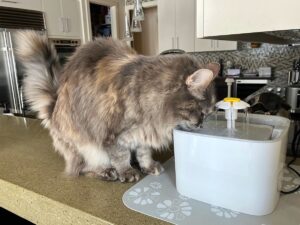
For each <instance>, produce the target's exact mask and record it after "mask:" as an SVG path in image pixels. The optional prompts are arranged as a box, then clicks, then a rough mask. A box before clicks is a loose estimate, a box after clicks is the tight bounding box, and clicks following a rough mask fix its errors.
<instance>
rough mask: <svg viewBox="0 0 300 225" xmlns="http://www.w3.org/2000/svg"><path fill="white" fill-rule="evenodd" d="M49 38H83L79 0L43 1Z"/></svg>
mask: <svg viewBox="0 0 300 225" xmlns="http://www.w3.org/2000/svg"><path fill="white" fill-rule="evenodd" d="M43 11H44V13H45V20H46V26H47V32H48V36H49V37H50V38H51V37H52V38H81V20H80V11H79V1H78V0H43Z"/></svg>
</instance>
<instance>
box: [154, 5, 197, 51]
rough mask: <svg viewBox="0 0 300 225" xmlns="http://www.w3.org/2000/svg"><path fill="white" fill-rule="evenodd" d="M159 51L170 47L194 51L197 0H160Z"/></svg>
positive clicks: (158, 12) (158, 7)
mask: <svg viewBox="0 0 300 225" xmlns="http://www.w3.org/2000/svg"><path fill="white" fill-rule="evenodd" d="M157 10H158V11H157V14H158V42H159V44H158V45H159V52H162V51H164V50H168V49H175V48H178V49H182V50H184V51H186V52H193V51H194V38H195V14H194V11H195V0H186V1H182V0H158V3H157Z"/></svg>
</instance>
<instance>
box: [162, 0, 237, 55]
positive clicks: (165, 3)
mask: <svg viewBox="0 0 300 225" xmlns="http://www.w3.org/2000/svg"><path fill="white" fill-rule="evenodd" d="M201 1H202V3H198V2H197V5H198V4H201V6H202V8H201V11H199V10H198V7H197V10H198V11H199V12H202V13H203V0H201ZM157 10H158V46H159V52H162V51H165V50H169V49H182V50H184V51H186V52H203V51H226V50H236V49H237V42H235V41H217V40H207V39H199V38H196V21H197V31H198V27H200V26H201V28H202V29H203V16H202V17H201V15H200V14H198V13H197V14H196V0H186V1H182V0H158V5H157ZM196 16H197V20H196ZM198 17H199V18H202V22H201V21H200V20H199V19H198ZM202 37H203V35H202Z"/></svg>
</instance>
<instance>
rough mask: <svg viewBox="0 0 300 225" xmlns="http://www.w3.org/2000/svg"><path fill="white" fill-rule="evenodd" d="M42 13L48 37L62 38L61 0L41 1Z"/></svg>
mask: <svg viewBox="0 0 300 225" xmlns="http://www.w3.org/2000/svg"><path fill="white" fill-rule="evenodd" d="M43 11H44V13H45V20H46V26H47V33H48V36H49V37H63V36H64V32H63V31H64V27H63V18H62V9H61V0H51V1H49V0H43Z"/></svg>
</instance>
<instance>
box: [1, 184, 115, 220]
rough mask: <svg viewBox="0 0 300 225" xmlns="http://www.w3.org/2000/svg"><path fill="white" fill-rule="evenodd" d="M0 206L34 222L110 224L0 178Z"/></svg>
mask: <svg viewBox="0 0 300 225" xmlns="http://www.w3.org/2000/svg"><path fill="white" fill-rule="evenodd" d="M0 206H1V207H3V208H5V209H6V210H8V211H10V212H12V213H14V214H16V215H18V216H20V217H22V218H24V219H26V220H28V221H30V222H32V223H35V224H45V225H53V224H60V225H67V224H72V225H76V224H78V225H82V224H86V225H88V224H99V225H112V223H110V222H108V221H105V220H102V219H101V218H98V217H95V216H93V215H91V214H88V213H86V212H83V211H80V210H78V209H75V208H73V207H70V206H68V205H65V204H62V203H60V202H57V201H54V200H52V199H50V198H47V197H45V196H43V195H40V194H38V193H35V192H32V191H29V190H27V189H25V188H23V187H20V186H18V185H15V184H12V183H10V182H7V181H5V180H2V179H0Z"/></svg>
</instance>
